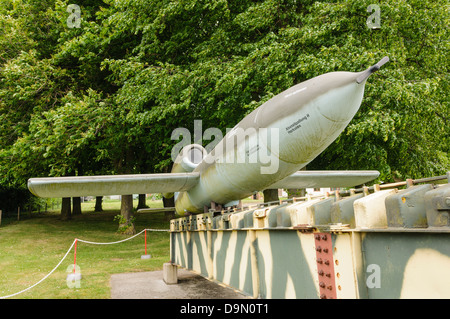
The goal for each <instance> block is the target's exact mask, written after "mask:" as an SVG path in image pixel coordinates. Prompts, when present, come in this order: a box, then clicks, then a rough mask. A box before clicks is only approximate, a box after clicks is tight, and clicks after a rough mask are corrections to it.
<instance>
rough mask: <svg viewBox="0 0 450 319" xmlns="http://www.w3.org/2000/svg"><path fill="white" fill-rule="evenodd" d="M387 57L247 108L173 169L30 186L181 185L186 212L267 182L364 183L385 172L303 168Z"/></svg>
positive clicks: (43, 190) (117, 191) (56, 192)
mask: <svg viewBox="0 0 450 319" xmlns="http://www.w3.org/2000/svg"><path fill="white" fill-rule="evenodd" d="M388 60H389V59H388V58H387V57H385V58H383V59H382V60H381V61H380V62H378V63H377V64H376V65H374V66H372V67H370V68H369V69H367V70H365V71H363V72H357V73H352V72H332V73H327V74H323V75H320V76H317V77H315V78H313V79H310V80H307V81H304V82H302V83H300V84H297V85H295V86H293V87H291V88H290V89H288V90H286V91H284V92H282V93H280V94H278V95H277V96H275V97H273V98H272V99H270V100H269V101H267V102H266V103H264V104H263V105H261V106H260V107H258V108H257V109H255V110H254V111H253V112H251V113H250V114H249V115H248V116H246V117H245V118H244V119H243V120H242V121H240V122H239V123H238V124H237V125H236V126H235V127H234V128H233V129H232V130H231V131H230V132H228V133H227V134H226V135H225V137H224V138H223V139H222V141H220V142H219V144H218V145H217V146H216V147H215V148H214V149H213V151H212V152H211V153H209V154H207V152H206V151H205V150H204V148H203V147H202V146H200V145H196V144H192V145H188V146H186V147H184V149H183V151H184V152H180V154H179V155H178V158H177V160H176V161H175V163H174V165H173V168H172V173H166V174H144V175H118V176H91V177H90V176H81V177H59V178H32V179H30V180H29V181H28V188H29V189H30V191H31V192H32V193H33V194H35V195H36V196H40V197H75V196H89V195H90V196H102V195H127V194H148V193H164V196H165V197H170V196H173V194H174V192H178V193H175V194H176V195H175V196H176V200H175V210H176V212H177V214H179V215H182V216H183V215H186V214H192V213H194V214H195V213H202V212H204V209H205V207H210V206H211V203H212V202H214V203H216V204H220V205H227V204H228V203H230V202H233V201H237V200H240V199H243V198H246V197H248V196H250V195H251V194H253V193H254V192H255V191H261V190H264V189H268V188H286V187H287V185H289V188H292V187H294V185H299V186H298V188H302V187H307V185H314V187H318V186H319V184H320V183H324V184H320V185H324V186H323V187H350V186H355V185H359V184H362V183H365V182H367V181H370V180H373V179H375V178H376V177H378V175H379V172H377V171H338V172H327V171H316V172H308V173H306V174H305V173H303V172H299V170H300V169H302V168H303V167H305V166H306V165H307V164H308V163H310V162H311V161H312V160H313V159H314V158H315V157H317V156H318V155H319V154H320V153H321V152H322V151H324V150H325V149H326V148H327V147H328V146H329V145H330V144H331V143H332V142H333V141H334V140H335V139H336V138H337V137H338V136H339V134H341V132H342V131H343V130H344V129H345V127H346V126H347V125H348V124H349V122H350V121H351V120H352V118H353V116H354V115H355V113H356V112H357V111H358V109H359V107H360V105H361V101H362V98H363V95H364V86H365V83H366V80H367V78H368V77H369V76H370V75H371V74H372V73H373V72H375V71H377V70H378V69H379V68H380V67H381V66H382V65H383V64H384V63H386V62H387V61H388ZM300 185H301V186H300ZM325 185H326V186H325Z"/></svg>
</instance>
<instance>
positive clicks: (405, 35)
mask: <svg viewBox="0 0 450 319" xmlns="http://www.w3.org/2000/svg"><path fill="white" fill-rule="evenodd" d="M371 2H372V1H361V0H337V1H326V2H323V1H298V0H263V1H248V0H239V1H231V0H229V1H227V0H181V1H170V0H146V1H144V0H116V1H114V0H104V1H101V0H89V1H80V3H79V4H78V5H79V8H80V11H79V13H80V15H79V17H77V16H71V14H73V13H71V11H70V10H69V11H68V10H67V9H68V6H69V4H70V3H71V2H70V1H68V0H46V1H37V0H15V1H7V0H0V44H1V45H0V185H3V187H13V188H25V186H26V180H27V179H28V178H30V177H38V176H67V175H89V174H99V173H102V174H115V173H152V172H166V171H168V170H169V168H170V166H171V164H172V163H171V157H170V154H171V148H172V147H173V146H174V145H175V144H176V143H177V141H173V140H171V133H172V131H173V130H174V129H175V128H178V127H185V128H187V129H189V130H190V131H193V127H194V120H196V119H201V120H202V121H203V122H202V125H203V129H206V128H208V127H217V128H219V129H221V130H222V131H223V132H225V130H226V128H231V127H233V126H234V125H235V124H236V123H237V122H238V121H240V120H241V119H242V118H243V117H244V116H245V115H247V114H248V113H250V112H251V111H252V110H254V109H255V108H257V107H258V106H259V105H261V104H262V103H264V102H265V101H267V100H269V99H270V98H271V97H273V96H274V95H276V94H278V93H280V92H282V91H283V90H285V89H287V88H289V87H290V86H292V85H294V84H296V83H299V82H301V81H304V80H307V79H309V78H312V77H314V76H317V75H320V74H323V73H326V72H332V71H362V70H364V69H366V68H367V67H368V66H370V65H372V64H374V63H375V62H377V61H378V60H379V59H380V58H381V57H383V56H386V55H387V56H389V58H390V61H391V62H390V63H389V64H387V65H386V66H385V67H383V69H382V70H380V71H379V72H377V73H376V75H374V76H373V77H371V78H370V80H369V81H368V83H367V85H366V93H365V97H364V100H363V103H362V106H361V109H360V111H359V112H358V113H357V114H356V116H355V118H354V119H353V120H352V121H351V123H350V125H349V126H348V127H347V129H346V130H345V131H344V132H343V133H342V134H341V135H340V136H339V138H338V139H337V140H336V141H335V142H334V143H333V144H332V145H331V146H330V147H329V148H328V149H327V150H326V151H324V152H323V153H322V154H321V155H320V156H319V157H318V158H317V159H316V160H314V161H313V162H312V163H311V164H310V165H309V166H308V168H309V169H376V170H379V171H380V172H381V176H380V180H382V181H386V182H388V181H393V180H394V179H397V178H402V179H404V178H420V177H426V176H432V175H441V174H443V173H445V171H446V170H448V168H449V157H448V151H449V145H450V143H449V131H450V130H449V129H448V120H449V114H450V112H449V105H448V102H449V101H448V92H449V75H448V73H449V72H448V71H449V62H448V61H450V59H449V50H448V43H449V41H448V40H449V38H448V27H447V26H448V10H447V7H446V2H445V1H442V0H438V1H429V0H416V1H405V0H394V1H389V2H388V3H382V4H380V5H379V14H380V18H381V20H380V25H379V27H378V28H370V27H369V26H368V23H367V21H368V18H369V16H370V15H371V12H368V10H367V8H368V6H369V5H370V4H371ZM69 19H80V25H79V26H80V27H79V28H77V27H73V28H71V27H70V23H68V20H69ZM204 142H205V144H208V142H209V141H204Z"/></svg>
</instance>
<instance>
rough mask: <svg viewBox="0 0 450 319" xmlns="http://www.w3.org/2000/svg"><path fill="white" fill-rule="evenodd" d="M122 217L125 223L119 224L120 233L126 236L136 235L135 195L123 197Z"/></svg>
mask: <svg viewBox="0 0 450 319" xmlns="http://www.w3.org/2000/svg"><path fill="white" fill-rule="evenodd" d="M120 215H122V217H123V220H124V222H123V223H121V224H119V232H120V233H122V234H126V235H134V234H136V230H135V229H134V222H133V217H134V213H133V195H122V200H121V205H120Z"/></svg>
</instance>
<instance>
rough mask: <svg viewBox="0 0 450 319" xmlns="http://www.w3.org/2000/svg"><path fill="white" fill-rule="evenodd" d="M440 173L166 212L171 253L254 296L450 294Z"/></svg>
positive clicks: (449, 247)
mask: <svg viewBox="0 0 450 319" xmlns="http://www.w3.org/2000/svg"><path fill="white" fill-rule="evenodd" d="M449 176H450V174H447V176H440V177H437V178H430V179H426V180H418V181H411V180H409V181H406V182H402V183H396V184H390V185H375V186H373V187H371V188H364V189H360V190H350V191H347V192H336V193H334V194H331V195H330V196H322V197H316V198H299V199H293V200H290V201H287V202H286V201H285V202H279V203H274V204H273V205H269V206H260V207H252V208H247V209H244V210H242V211H240V212H232V213H229V212H222V213H213V212H211V213H206V214H200V215H193V216H189V217H184V218H179V219H174V220H172V221H171V226H170V228H171V252H170V254H171V262H172V263H173V264H175V265H178V266H180V267H183V268H187V269H190V270H193V271H195V272H197V273H198V274H201V275H202V276H204V277H206V278H209V279H211V280H215V281H218V282H221V283H224V284H226V285H228V286H230V287H233V288H235V289H238V290H240V291H242V292H244V293H245V294H248V295H251V296H254V297H260V298H322V299H325V298H393V299H397V298H450V223H449V211H450V200H449V197H450V184H448V178H449ZM439 179H444V184H432V183H434V182H436V180H439ZM445 179H447V181H445ZM445 182H447V183H445ZM441 183H442V181H441ZM403 186H407V188H405V189H403V190H399V189H397V188H395V187H403Z"/></svg>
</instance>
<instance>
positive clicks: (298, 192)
mask: <svg viewBox="0 0 450 319" xmlns="http://www.w3.org/2000/svg"><path fill="white" fill-rule="evenodd" d="M286 193H287V194H288V198H292V197H305V196H306V188H299V189H292V188H290V189H286Z"/></svg>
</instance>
